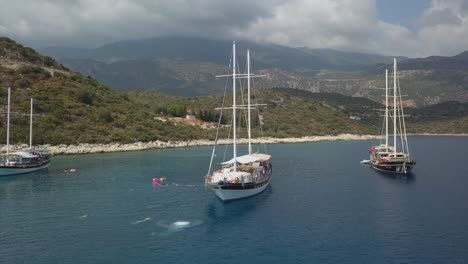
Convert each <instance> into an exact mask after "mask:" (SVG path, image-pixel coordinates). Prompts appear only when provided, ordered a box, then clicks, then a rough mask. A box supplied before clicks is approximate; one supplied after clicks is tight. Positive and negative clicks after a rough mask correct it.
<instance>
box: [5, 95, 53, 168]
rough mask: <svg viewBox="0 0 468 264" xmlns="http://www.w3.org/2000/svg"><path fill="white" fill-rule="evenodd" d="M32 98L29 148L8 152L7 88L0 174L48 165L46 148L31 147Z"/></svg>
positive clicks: (8, 113) (8, 118) (8, 116)
mask: <svg viewBox="0 0 468 264" xmlns="http://www.w3.org/2000/svg"><path fill="white" fill-rule="evenodd" d="M32 121H33V99H32V98H31V115H30V131H29V132H30V133H29V149H26V150H21V151H16V152H13V153H10V88H8V112H7V142H6V143H7V144H6V153H4V154H1V158H0V176H5V175H15V174H23V173H28V172H33V171H37V170H41V169H45V168H47V167H49V165H50V155H49V152H48V151H47V149H34V148H33V147H32V127H33V126H32V124H33V122H32Z"/></svg>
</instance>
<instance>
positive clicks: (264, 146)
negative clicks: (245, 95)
mask: <svg viewBox="0 0 468 264" xmlns="http://www.w3.org/2000/svg"><path fill="white" fill-rule="evenodd" d="M250 68H252V64H250ZM254 82H255V81H253V82H252V84H251V86H252V87H255V83H254ZM253 91H254V92H253V94H254V97H255V104H256V105H258V97H259V96H258V95H257V93H258V91H257V89H253ZM255 109H256V110H257V119H258V130H259V131H260V136H261V137H262V138H263V127H262V125H261V124H260V108H259V107H258V106H256V107H255ZM259 145H263V149H264V151H265V153H268V152H267V147H266V144H265V142H263V143H261V144H259Z"/></svg>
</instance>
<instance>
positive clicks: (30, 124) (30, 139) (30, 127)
mask: <svg viewBox="0 0 468 264" xmlns="http://www.w3.org/2000/svg"><path fill="white" fill-rule="evenodd" d="M32 129H33V99H32V98H31V117H30V119H29V149H32V135H33V133H32Z"/></svg>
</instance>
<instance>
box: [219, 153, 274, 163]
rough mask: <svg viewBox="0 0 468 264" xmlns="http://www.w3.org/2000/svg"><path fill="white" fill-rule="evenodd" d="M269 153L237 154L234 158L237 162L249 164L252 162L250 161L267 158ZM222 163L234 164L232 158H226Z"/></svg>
mask: <svg viewBox="0 0 468 264" xmlns="http://www.w3.org/2000/svg"><path fill="white" fill-rule="evenodd" d="M270 157H271V156H270V155H267V154H258V153H256V154H251V155H244V156H239V157H237V158H236V161H237V163H240V164H249V163H252V162H257V161H264V160H269V159H270ZM221 164H223V165H229V164H234V158H232V159H230V160H228V161H225V162H223V163H221Z"/></svg>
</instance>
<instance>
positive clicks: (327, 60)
mask: <svg viewBox="0 0 468 264" xmlns="http://www.w3.org/2000/svg"><path fill="white" fill-rule="evenodd" d="M231 43H232V42H231V41H227V40H209V39H202V38H189V37H160V38H151V39H143V40H127V41H119V42H115V43H110V44H106V45H103V46H101V47H98V48H95V49H80V48H66V47H49V48H44V49H40V50H41V51H42V52H43V53H45V54H47V55H49V56H52V57H54V58H56V59H59V60H61V59H92V60H96V61H100V62H106V63H112V62H115V61H120V60H161V59H171V60H174V59H179V60H183V61H188V62H210V63H215V64H220V65H227V63H228V60H227V56H229V54H230V49H231ZM237 47H238V56H239V58H241V59H240V60H241V61H244V60H243V59H242V58H243V57H245V53H246V50H247V48H248V49H250V50H251V52H252V54H254V56H255V59H256V60H255V66H256V69H259V70H260V69H267V68H280V69H287V70H322V69H329V70H353V71H356V70H363V69H367V67H368V66H371V65H374V64H375V63H384V62H390V61H391V57H387V56H382V55H374V54H361V53H352V52H342V51H336V50H331V49H309V48H290V47H286V46H280V45H273V44H259V43H256V42H250V41H239V42H238V43H237ZM344 55H346V56H344Z"/></svg>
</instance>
